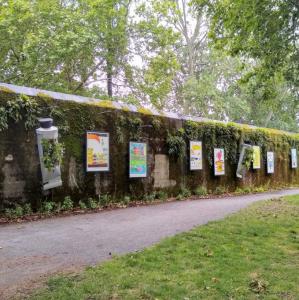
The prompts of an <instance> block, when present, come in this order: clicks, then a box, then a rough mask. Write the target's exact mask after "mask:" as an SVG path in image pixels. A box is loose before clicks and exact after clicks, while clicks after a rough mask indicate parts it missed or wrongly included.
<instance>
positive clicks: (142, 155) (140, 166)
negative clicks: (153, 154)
mask: <svg viewBox="0 0 299 300" xmlns="http://www.w3.org/2000/svg"><path fill="white" fill-rule="evenodd" d="M146 176H147V145H146V143H136V142H130V178H138V177H146Z"/></svg>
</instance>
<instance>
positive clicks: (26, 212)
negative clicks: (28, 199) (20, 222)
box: [23, 203, 32, 215]
mask: <svg viewBox="0 0 299 300" xmlns="http://www.w3.org/2000/svg"><path fill="white" fill-rule="evenodd" d="M23 212H24V215H31V214H32V208H31V204H30V203H26V204H25V205H24V208H23Z"/></svg>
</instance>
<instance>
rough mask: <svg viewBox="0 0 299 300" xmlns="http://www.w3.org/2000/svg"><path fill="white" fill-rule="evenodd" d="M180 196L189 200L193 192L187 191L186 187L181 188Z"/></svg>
mask: <svg viewBox="0 0 299 300" xmlns="http://www.w3.org/2000/svg"><path fill="white" fill-rule="evenodd" d="M180 194H181V195H182V196H183V197H184V198H188V197H190V196H191V191H190V190H189V189H187V188H186V187H181V191H180Z"/></svg>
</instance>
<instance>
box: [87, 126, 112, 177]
mask: <svg viewBox="0 0 299 300" xmlns="http://www.w3.org/2000/svg"><path fill="white" fill-rule="evenodd" d="M86 171H87V172H105V171H109V133H105V132H94V131H88V132H87V133H86Z"/></svg>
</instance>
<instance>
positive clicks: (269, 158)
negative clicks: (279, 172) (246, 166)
mask: <svg viewBox="0 0 299 300" xmlns="http://www.w3.org/2000/svg"><path fill="white" fill-rule="evenodd" d="M267 173H268V174H273V173H274V152H267Z"/></svg>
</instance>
